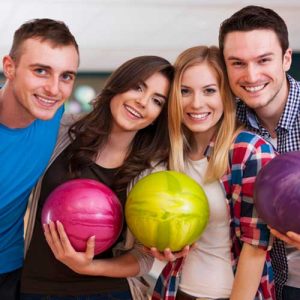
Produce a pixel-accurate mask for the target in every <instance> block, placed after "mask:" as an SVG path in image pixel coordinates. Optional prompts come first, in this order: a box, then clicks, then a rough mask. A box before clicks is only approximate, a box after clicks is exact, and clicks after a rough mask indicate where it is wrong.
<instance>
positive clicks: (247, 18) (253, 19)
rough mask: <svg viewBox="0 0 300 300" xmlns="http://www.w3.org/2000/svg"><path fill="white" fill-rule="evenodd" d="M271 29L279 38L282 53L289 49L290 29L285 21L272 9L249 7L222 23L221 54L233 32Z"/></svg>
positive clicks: (220, 32) (220, 33) (220, 31)
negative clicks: (229, 35)
mask: <svg viewBox="0 0 300 300" xmlns="http://www.w3.org/2000/svg"><path fill="white" fill-rule="evenodd" d="M257 29H269V30H272V31H274V32H275V34H276V35H277V37H278V40H279V43H280V46H281V49H282V53H283V54H284V53H285V52H286V50H287V49H288V47H289V37H288V29H287V26H286V24H285V22H284V20H283V19H282V18H281V17H280V16H279V15H278V14H277V13H276V12H275V11H274V10H272V9H269V8H265V7H261V6H255V5H249V6H246V7H244V8H242V9H241V10H239V11H237V12H236V13H234V14H233V15H232V16H231V17H230V18H228V19H226V20H225V21H224V22H223V23H221V26H220V30H219V47H220V50H221V54H223V51H224V41H225V37H226V34H228V33H230V32H233V31H251V30H257Z"/></svg>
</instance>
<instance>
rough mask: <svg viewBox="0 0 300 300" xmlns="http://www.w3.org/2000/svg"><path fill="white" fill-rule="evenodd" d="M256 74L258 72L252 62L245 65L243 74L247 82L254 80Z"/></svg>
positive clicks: (255, 79)
mask: <svg viewBox="0 0 300 300" xmlns="http://www.w3.org/2000/svg"><path fill="white" fill-rule="evenodd" d="M257 74H258V70H257V67H256V66H255V65H254V64H249V65H248V66H247V69H246V74H245V75H246V76H245V78H246V81H248V82H249V83H253V82H256V81H257Z"/></svg>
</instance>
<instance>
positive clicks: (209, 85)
mask: <svg viewBox="0 0 300 300" xmlns="http://www.w3.org/2000/svg"><path fill="white" fill-rule="evenodd" d="M212 86H216V87H218V86H219V85H218V84H217V83H210V84H207V85H205V86H203V87H202V88H203V89H206V88H208V87H212ZM181 88H188V89H190V88H191V87H189V86H188V85H184V84H182V85H181Z"/></svg>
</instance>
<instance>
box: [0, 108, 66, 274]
mask: <svg viewBox="0 0 300 300" xmlns="http://www.w3.org/2000/svg"><path fill="white" fill-rule="evenodd" d="M63 111H64V109H63V108H60V109H59V110H58V111H57V112H56V114H55V116H54V117H53V118H52V119H51V120H47V121H42V120H35V121H34V122H33V123H32V124H30V126H28V127H26V128H21V129H11V128H8V127H6V126H4V125H2V124H0V274H2V273H7V272H10V271H13V270H16V269H18V268H20V267H21V266H22V264H23V257H24V238H23V233H24V229H23V227H24V224H23V218H24V213H25V210H26V207H27V201H28V197H29V195H30V192H31V190H32V188H33V186H34V185H35V184H36V182H37V180H38V178H39V177H40V176H41V175H42V173H43V172H44V170H45V168H46V166H47V163H48V161H49V159H50V157H51V154H52V151H53V149H54V146H55V143H56V139H57V135H58V129H59V124H60V119H61V117H62V114H63Z"/></svg>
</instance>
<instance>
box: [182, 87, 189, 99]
mask: <svg viewBox="0 0 300 300" xmlns="http://www.w3.org/2000/svg"><path fill="white" fill-rule="evenodd" d="M180 92H181V95H182V97H184V96H188V95H190V94H191V91H190V90H189V89H188V88H184V87H182V88H181V90H180Z"/></svg>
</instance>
